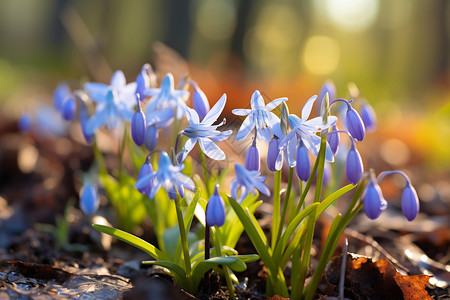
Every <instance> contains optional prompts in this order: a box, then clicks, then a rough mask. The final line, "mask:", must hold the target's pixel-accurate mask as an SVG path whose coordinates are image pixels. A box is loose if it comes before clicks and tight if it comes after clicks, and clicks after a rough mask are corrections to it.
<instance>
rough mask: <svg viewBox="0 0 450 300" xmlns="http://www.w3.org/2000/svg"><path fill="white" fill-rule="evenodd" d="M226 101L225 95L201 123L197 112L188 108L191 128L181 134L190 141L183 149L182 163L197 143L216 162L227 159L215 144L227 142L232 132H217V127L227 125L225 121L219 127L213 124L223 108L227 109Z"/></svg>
mask: <svg viewBox="0 0 450 300" xmlns="http://www.w3.org/2000/svg"><path fill="white" fill-rule="evenodd" d="M226 101H227V96H226V95H225V94H223V95H222V97H221V98H220V99H219V101H217V103H216V104H215V105H214V106H213V107H212V108H211V110H210V111H209V112H208V113H207V114H206V116H205V117H204V118H203V120H202V121H201V122H200V119H199V117H198V114H197V112H196V111H195V110H193V109H192V108H189V107H186V112H187V113H186V116H187V119H188V121H189V126H188V127H187V128H186V129H185V130H183V131H182V132H181V133H182V134H183V135H185V136H187V137H188V138H189V139H188V140H187V141H186V143H185V144H184V147H183V149H182V154H181V161H183V160H184V159H185V158H186V156H187V155H188V154H189V152H191V150H192V148H194V146H195V144H196V143H197V141H198V144H199V145H200V148H201V149H202V151H203V152H204V153H205V154H206V155H207V156H208V157H210V158H212V159H215V160H223V159H225V153H224V152H223V151H222V150H221V149H220V148H219V147H218V146H217V145H216V144H215V143H214V142H220V141H223V140H225V139H226V138H228V137H229V136H230V135H231V133H232V131H231V130H227V131H218V130H217V127H219V126H222V125H223V124H224V123H225V120H224V121H223V122H221V123H219V124H217V125H212V124H213V123H214V122H216V120H217V119H218V118H219V116H220V114H221V113H222V111H223V108H224V107H225V103H226Z"/></svg>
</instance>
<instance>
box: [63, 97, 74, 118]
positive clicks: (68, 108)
mask: <svg viewBox="0 0 450 300" xmlns="http://www.w3.org/2000/svg"><path fill="white" fill-rule="evenodd" d="M76 110H77V104H76V102H75V99H74V98H73V96H72V95H70V96H69V97H67V98H66V99H65V100H64V102H63V105H62V108H61V111H62V116H63V118H64V120H66V121H70V120H72V119H73V117H74V116H75V112H76Z"/></svg>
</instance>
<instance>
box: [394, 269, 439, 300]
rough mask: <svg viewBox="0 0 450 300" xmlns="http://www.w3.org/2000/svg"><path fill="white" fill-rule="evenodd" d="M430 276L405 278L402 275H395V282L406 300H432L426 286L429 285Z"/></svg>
mask: <svg viewBox="0 0 450 300" xmlns="http://www.w3.org/2000/svg"><path fill="white" fill-rule="evenodd" d="M429 279H430V276H427V275H422V274H420V275H410V276H404V275H402V274H400V273H398V272H397V273H396V274H395V275H394V280H395V282H396V283H397V284H398V286H399V287H400V289H401V290H402V292H403V297H404V299H405V300H428V299H432V298H431V297H430V295H428V292H427V291H426V290H425V286H426V285H427V283H428V280H429Z"/></svg>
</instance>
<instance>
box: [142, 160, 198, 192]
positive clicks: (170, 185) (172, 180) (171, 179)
mask: <svg viewBox="0 0 450 300" xmlns="http://www.w3.org/2000/svg"><path fill="white" fill-rule="evenodd" d="M183 169H184V165H183V164H181V165H177V166H174V165H173V164H172V162H171V161H170V158H169V156H168V155H167V153H166V152H162V153H161V157H160V158H159V162H158V170H157V171H155V172H153V174H148V175H146V176H143V177H142V178H139V179H138V180H137V182H136V185H135V187H136V188H137V189H138V190H140V189H143V188H145V187H148V186H149V182H151V181H152V180H153V183H152V184H153V186H152V187H151V191H150V193H149V195H148V196H149V197H150V199H153V198H154V197H155V195H156V193H157V192H158V191H159V189H160V188H161V186H162V187H163V188H164V189H165V190H166V192H167V193H168V194H173V192H177V193H178V194H179V195H180V197H181V198H184V188H187V189H189V190H194V189H195V185H194V182H193V181H192V179H191V178H189V177H188V176H186V175H184V174H183V173H181V171H182V170H183Z"/></svg>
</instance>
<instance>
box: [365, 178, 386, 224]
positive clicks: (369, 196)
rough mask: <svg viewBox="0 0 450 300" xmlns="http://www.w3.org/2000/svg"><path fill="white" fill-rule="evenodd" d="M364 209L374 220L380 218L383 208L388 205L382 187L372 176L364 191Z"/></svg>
mask: <svg viewBox="0 0 450 300" xmlns="http://www.w3.org/2000/svg"><path fill="white" fill-rule="evenodd" d="M363 198H364V210H365V211H366V215H367V216H368V217H369V218H370V219H372V220H374V219H376V218H378V217H379V216H380V214H381V212H382V211H383V210H385V209H386V207H387V202H386V200H384V197H383V194H382V193H381V188H380V186H379V185H378V183H377V182H376V180H375V179H374V178H370V179H369V182H368V183H367V186H366V191H365V193H364V197H363Z"/></svg>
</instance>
